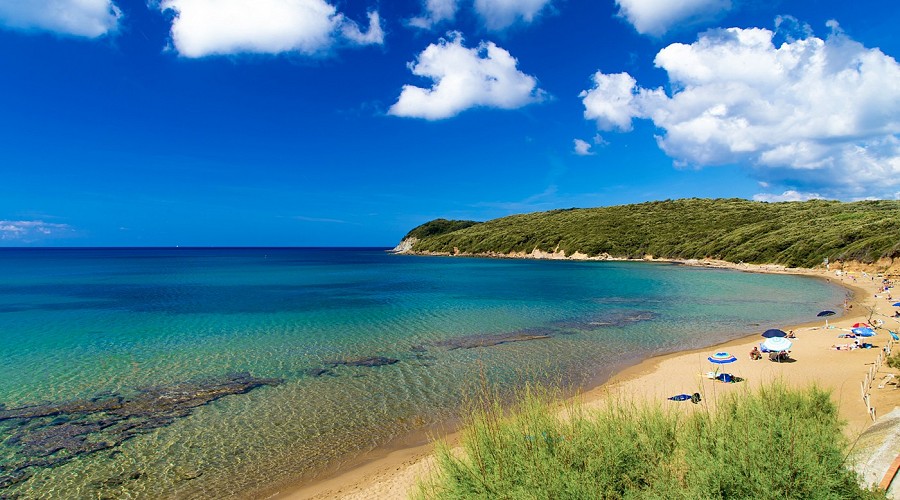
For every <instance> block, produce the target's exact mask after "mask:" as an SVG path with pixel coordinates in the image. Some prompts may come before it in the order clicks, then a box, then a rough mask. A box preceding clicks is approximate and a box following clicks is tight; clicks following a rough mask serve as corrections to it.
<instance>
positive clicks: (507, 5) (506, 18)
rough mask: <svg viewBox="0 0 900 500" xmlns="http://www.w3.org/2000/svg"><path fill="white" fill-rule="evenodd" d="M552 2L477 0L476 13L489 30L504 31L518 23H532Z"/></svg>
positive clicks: (536, 0) (547, 0)
mask: <svg viewBox="0 0 900 500" xmlns="http://www.w3.org/2000/svg"><path fill="white" fill-rule="evenodd" d="M550 1H551V0H475V12H477V13H478V16H479V17H481V19H482V20H483V21H484V25H485V27H486V28H487V29H489V30H494V31H500V30H504V29H506V28H508V27H510V26H512V25H513V24H515V23H517V22H525V23H531V22H532V21H534V19H535V17H537V15H538V14H540V12H541V11H542V10H544V7H546V6H547V5H549V4H550Z"/></svg>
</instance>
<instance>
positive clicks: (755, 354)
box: [750, 346, 762, 361]
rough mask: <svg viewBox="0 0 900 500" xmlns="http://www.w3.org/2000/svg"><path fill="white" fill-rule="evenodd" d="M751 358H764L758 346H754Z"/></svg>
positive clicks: (754, 359)
mask: <svg viewBox="0 0 900 500" xmlns="http://www.w3.org/2000/svg"><path fill="white" fill-rule="evenodd" d="M750 359H752V360H753V361H756V360H758V359H762V353H761V352H759V349H758V348H757V347H756V346H753V350H751V351H750Z"/></svg>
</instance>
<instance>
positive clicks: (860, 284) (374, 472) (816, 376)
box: [265, 256, 900, 500]
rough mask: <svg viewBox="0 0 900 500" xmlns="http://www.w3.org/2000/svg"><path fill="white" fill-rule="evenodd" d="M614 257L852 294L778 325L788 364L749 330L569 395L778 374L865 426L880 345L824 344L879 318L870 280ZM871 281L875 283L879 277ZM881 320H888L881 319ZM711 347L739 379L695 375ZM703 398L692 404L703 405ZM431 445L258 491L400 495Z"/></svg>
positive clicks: (591, 402)
mask: <svg viewBox="0 0 900 500" xmlns="http://www.w3.org/2000/svg"><path fill="white" fill-rule="evenodd" d="M519 258H521V256H519ZM549 258H553V257H549ZM616 260H637V261H639V262H640V261H643V262H671V263H673V264H679V265H688V266H695V267H709V268H721V269H732V270H737V271H744V272H756V273H767V274H773V273H779V274H780V273H783V274H795V275H803V276H810V277H814V278H818V279H824V280H827V281H829V282H832V283H835V284H839V285H841V286H843V287H844V288H846V289H848V291H850V292H851V293H852V299H851V302H850V303H849V304H848V305H849V306H850V308H849V309H848V310H847V311H845V314H843V315H842V316H840V317H839V318H838V319H837V320H836V321H833V322H830V323H831V324H830V326H831V328H829V329H827V330H826V329H824V328H823V325H824V321H822V320H819V321H810V322H807V323H803V324H799V325H792V326H786V327H785V329H786V330H794V332H795V334H796V335H797V339H796V340H795V341H794V347H793V348H792V357H794V358H795V359H797V362H795V363H783V364H782V363H772V362H770V361H768V360H760V361H749V360H748V352H749V350H750V349H751V348H752V347H753V346H754V345H757V344H758V343H759V342H760V341H761V340H762V338H761V337H760V336H759V333H754V334H751V335H748V336H745V337H741V338H738V339H734V340H730V341H726V342H722V343H719V344H715V345H711V346H707V347H703V348H699V349H692V350H689V351H678V352H673V353H667V354H661V355H657V356H653V357H650V358H647V359H644V360H642V361H640V362H638V363H636V364H633V365H631V366H627V367H625V368H623V369H620V370H618V371H617V372H616V373H614V374H613V375H612V376H611V377H609V378H608V379H606V380H605V381H601V382H600V383H599V384H597V385H595V386H593V387H591V388H588V389H585V390H584V391H582V392H580V393H579V394H578V395H577V396H575V397H576V398H578V400H579V401H580V402H581V403H583V404H584V405H585V406H586V407H588V408H590V407H597V406H600V405H603V404H606V402H607V401H609V400H610V398H618V399H622V398H627V399H629V400H634V401H641V400H644V401H665V398H666V397H667V396H670V395H673V394H679V393H684V392H687V393H693V392H700V393H701V394H703V395H704V398H705V400H706V403H704V405H709V404H713V405H714V404H715V401H716V399H717V398H718V396H719V395H720V394H724V393H726V392H732V391H734V390H746V389H748V388H753V387H758V386H759V385H760V384H762V383H765V382H771V381H774V380H776V379H778V380H784V381H786V382H788V383H789V384H790V385H806V384H808V383H810V382H815V383H817V384H818V385H820V386H822V387H824V388H826V389H830V390H831V391H832V398H833V400H834V401H835V403H836V404H837V405H838V408H839V412H840V416H841V418H842V419H843V420H844V421H846V422H847V423H846V425H845V427H844V429H845V435H846V436H847V437H848V438H851V439H852V438H853V437H854V436H858V435H859V434H861V433H862V432H863V431H865V430H866V429H867V428H868V427H869V426H871V425H872V420H871V418H870V415H869V414H868V411H867V408H866V407H865V405H864V403H863V402H862V400H861V397H860V387H859V384H860V382H861V381H862V379H863V377H864V376H865V373H866V371H867V369H868V366H870V365H871V364H872V363H873V361H874V359H875V357H876V356H877V355H878V353H879V351H880V349H857V350H855V351H850V352H847V351H835V350H833V349H831V348H830V345H831V344H835V343H838V339H837V338H836V336H837V333H839V332H840V330H841V329H842V328H847V327H849V326H850V325H852V324H853V323H857V322H865V321H866V320H867V319H868V313H869V312H870V309H869V308H871V307H874V308H875V309H874V311H875V312H874V314H875V315H876V317H878V318H879V319H883V318H884V317H886V311H887V310H888V309H889V307H888V306H889V303H886V301H884V300H879V298H876V296H877V295H878V294H877V293H875V291H876V280H874V279H872V280H870V279H868V278H867V279H866V280H865V281H859V280H857V279H856V278H851V277H850V276H848V275H846V274H843V275H842V276H836V275H835V273H834V271H833V270H831V271H828V270H825V269H799V268H786V267H784V266H779V265H751V264H734V263H729V262H724V261H715V260H699V261H698V260H687V261H684V260H668V259H665V260H663V259H652V260H651V259H616ZM873 276H874V275H873ZM877 282H878V284H880V279H879V280H877ZM886 323H889V322H888V321H886ZM898 325H900V323H898V324H897V325H891V324H886V325H885V326H886V327H891V328H892V329H895V330H896V329H898V328H897V326H898ZM823 333H826V334H827V333H831V335H822V334H823ZM886 337H887V335H886V333H882V334H880V336H879V337H875V339H876V344H877V345H878V347H880V346H881V345H883V343H884V341H885V340H886ZM719 350H727V351H728V352H730V353H732V354H734V355H735V356H737V357H738V359H739V362H738V363H735V364H733V365H728V371H729V372H732V373H734V374H735V375H738V376H740V377H741V378H743V379H744V380H745V381H746V382H747V383H740V384H722V383H719V382H716V381H712V380H709V379H706V378H704V377H703V376H702V375H703V374H704V372H706V371H709V370H712V369H713V367H712V365H711V364H710V363H709V362H708V361H706V360H705V358H706V356H708V355H710V354H711V353H712V352H715V351H719ZM822 366H827V367H828V369H827V370H820V369H817V368H821V367H822ZM894 392H895V393H898V394H889V393H885V394H884V395H878V396H877V397H876V398H875V404H876V405H879V404H880V405H881V406H883V413H887V412H888V411H890V410H891V409H892V408H893V407H894V406H898V405H900V391H894ZM674 404H677V403H674ZM704 405H698V406H697V407H704ZM692 406H693V405H688V406H683V405H682V406H680V407H678V408H686V409H688V411H690V408H691V407H692ZM459 437H460V435H459V431H455V430H454V431H453V432H448V433H445V434H440V433H438V436H437V438H438V439H441V440H443V441H445V442H448V443H449V444H450V445H451V446H453V445H454V444H455V443H457V442H458V441H459ZM433 448H434V443H433V442H429V443H426V444H421V443H418V444H415V445H412V446H406V447H402V446H400V447H393V448H389V449H382V450H377V451H375V452H372V453H370V454H367V455H366V456H365V457H362V458H360V459H359V460H357V461H355V463H352V464H351V465H350V466H349V467H347V468H345V469H343V470H338V471H335V472H334V473H332V474H331V475H329V476H327V477H322V478H321V479H316V480H313V481H310V482H307V483H305V484H295V485H290V486H287V487H284V488H279V491H272V492H270V493H268V494H267V495H265V498H279V499H282V498H283V499H291V500H299V499H317V500H324V499H332V498H360V499H362V498H406V497H408V495H409V493H410V492H411V491H413V490H414V488H415V485H416V482H417V480H418V479H419V478H421V477H423V476H424V475H427V474H428V473H429V471H431V470H433V469H434V467H435V464H434V460H433V457H432V451H433Z"/></svg>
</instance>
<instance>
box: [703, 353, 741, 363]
mask: <svg viewBox="0 0 900 500" xmlns="http://www.w3.org/2000/svg"><path fill="white" fill-rule="evenodd" d="M706 359H708V360H709V361H710V362H712V363H716V364H719V365H724V364H727V363H734V362H735V361H737V358H736V357H734V356H732V355H731V354H728V353H727V352H717V353H715V354H713V355H712V356H710V357H708V358H706Z"/></svg>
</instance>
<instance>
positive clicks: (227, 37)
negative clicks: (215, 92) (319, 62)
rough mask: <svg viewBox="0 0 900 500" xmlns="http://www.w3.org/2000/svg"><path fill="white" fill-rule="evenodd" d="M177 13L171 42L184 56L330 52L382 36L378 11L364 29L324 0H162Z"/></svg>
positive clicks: (376, 41) (379, 40) (376, 40)
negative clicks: (338, 45)
mask: <svg viewBox="0 0 900 500" xmlns="http://www.w3.org/2000/svg"><path fill="white" fill-rule="evenodd" d="M160 9H161V10H168V9H171V10H173V11H175V12H176V18H175V20H174V21H173V23H172V33H171V35H172V42H173V44H174V46H175V48H176V49H177V50H178V53H179V54H181V55H182V56H185V57H204V56H210V55H227V54H240V53H256V54H278V53H282V52H299V53H301V54H306V55H314V54H319V53H323V52H327V51H328V50H329V49H330V48H332V47H333V46H334V45H335V44H337V43H340V42H341V41H346V42H349V43H353V44H358V45H366V44H380V43H382V42H383V40H384V32H383V31H382V28H381V23H380V18H379V16H378V13H377V12H371V13H369V23H370V24H369V28H368V30H367V31H365V32H363V31H362V30H361V29H360V27H359V26H358V25H357V24H356V23H355V22H353V21H351V20H349V19H347V18H346V17H344V15H343V14H341V13H339V12H338V11H337V9H336V8H335V7H334V6H333V5H331V4H329V3H328V2H326V1H325V0H163V1H162V2H161V3H160Z"/></svg>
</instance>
